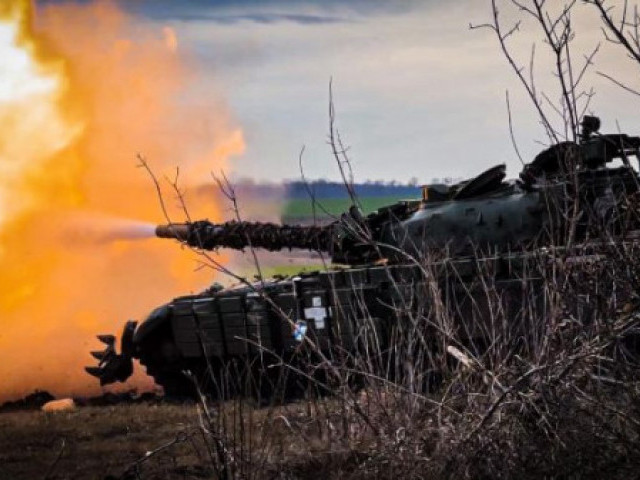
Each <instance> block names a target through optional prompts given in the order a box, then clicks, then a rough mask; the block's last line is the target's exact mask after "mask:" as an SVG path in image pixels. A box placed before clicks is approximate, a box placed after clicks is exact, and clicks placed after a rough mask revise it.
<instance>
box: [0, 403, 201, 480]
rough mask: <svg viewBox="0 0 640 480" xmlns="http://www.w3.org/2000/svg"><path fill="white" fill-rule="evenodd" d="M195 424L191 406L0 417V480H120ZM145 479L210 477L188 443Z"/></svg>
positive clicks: (153, 465)
mask: <svg viewBox="0 0 640 480" xmlns="http://www.w3.org/2000/svg"><path fill="white" fill-rule="evenodd" d="M196 423H197V413H196V411H195V407H194V406H193V405H191V406H188V405H152V404H141V405H118V406H113V407H84V408H79V409H77V410H75V411H71V412H59V413H49V414H47V413H43V412H39V411H35V412H34V411H23V412H13V413H3V414H0V479H2V480H5V479H6V480H19V479H35V478H46V476H47V472H49V471H50V469H51V467H52V466H53V465H54V463H55V462H56V458H57V457H58V455H59V453H60V451H61V449H62V445H63V442H64V449H62V455H61V456H60V459H59V461H58V462H57V464H56V465H55V466H54V468H53V471H52V472H51V473H50V476H49V477H48V478H51V479H103V478H110V476H111V477H115V478H118V477H120V476H121V475H122V474H123V472H124V471H125V470H126V468H127V467H128V466H129V465H130V464H131V463H133V462H134V461H136V460H138V459H139V458H141V457H142V456H144V455H145V452H147V451H149V450H152V449H154V448H156V447H157V446H158V445H160V444H162V443H165V442H167V441H169V440H171V439H174V438H175V437H176V435H177V434H178V433H179V432H184V431H188V430H189V429H190V428H193V426H194V425H195V424H196ZM142 469H143V471H144V475H145V477H144V478H149V479H152V478H154V479H155V478H158V479H160V478H162V479H165V478H166V479H173V478H176V479H177V478H180V479H184V478H208V469H207V467H206V463H204V462H202V459H201V458H198V455H197V454H196V453H195V450H194V448H193V447H192V446H191V445H190V444H189V443H182V444H179V445H176V446H175V447H174V448H172V449H171V452H169V453H168V454H167V455H162V454H159V455H157V456H156V457H154V461H153V462H151V463H149V465H148V468H147V466H146V465H145V466H143V468H142Z"/></svg>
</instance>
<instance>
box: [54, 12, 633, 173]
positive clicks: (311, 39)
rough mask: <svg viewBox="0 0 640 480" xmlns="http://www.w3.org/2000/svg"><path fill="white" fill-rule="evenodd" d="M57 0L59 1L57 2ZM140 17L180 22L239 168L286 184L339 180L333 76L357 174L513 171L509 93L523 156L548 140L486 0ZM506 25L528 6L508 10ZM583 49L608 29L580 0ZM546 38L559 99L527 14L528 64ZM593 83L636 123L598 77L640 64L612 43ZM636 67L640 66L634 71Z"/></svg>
mask: <svg viewBox="0 0 640 480" xmlns="http://www.w3.org/2000/svg"><path fill="white" fill-rule="evenodd" d="M47 1H58V0H47ZM120 3H121V4H122V5H123V6H124V7H125V8H127V9H128V10H129V11H130V12H132V13H133V14H134V15H136V17H137V18H138V19H139V21H140V22H143V23H145V24H146V23H150V24H158V26H164V25H169V26H171V27H172V28H174V29H175V31H176V32H177V35H178V39H179V42H180V49H181V51H183V52H185V51H186V52H188V54H189V55H190V56H191V58H192V61H193V63H194V66H195V69H196V74H197V75H196V81H195V84H194V85H193V86H192V90H191V92H190V94H189V95H190V97H191V98H192V99H193V98H195V99H197V98H198V95H207V92H208V91H210V90H211V89H212V88H213V87H214V86H215V89H216V90H217V91H221V92H222V95H223V97H224V99H225V100H226V102H227V103H228V105H229V107H230V110H231V112H232V115H233V116H234V119H235V121H236V122H237V123H238V124H239V125H241V126H242V127H243V130H244V132H245V136H246V141H247V151H246V153H245V154H244V155H243V156H242V157H240V158H235V159H234V160H233V162H232V163H233V166H232V169H233V174H234V175H235V176H237V177H240V176H251V177H253V178H256V179H258V180H272V181H278V180H281V179H283V178H297V177H299V167H298V154H299V151H300V149H301V147H302V146H303V145H304V146H305V147H306V150H305V155H304V159H303V162H304V168H305V173H306V174H307V175H308V176H309V177H312V178H319V177H325V178H337V175H338V171H337V168H336V166H335V164H334V162H333V161H332V159H331V157H330V151H329V148H328V146H327V144H326V137H327V128H328V115H327V111H328V85H329V81H330V79H331V78H332V79H333V86H334V99H335V104H336V110H337V114H338V127H339V129H340V132H341V134H342V136H343V138H344V140H345V143H347V144H348V145H349V146H350V151H349V152H350V156H351V159H352V161H353V167H354V170H355V174H356V180H364V179H373V180H376V179H384V180H391V179H395V180H400V181H406V180H408V179H410V178H411V177H417V178H418V179H419V180H420V181H421V182H428V181H430V180H431V179H432V178H434V177H435V178H442V177H448V176H449V177H466V176H470V175H473V174H476V173H478V172H479V171H481V170H482V169H484V168H486V167H489V166H492V165H494V164H496V163H502V162H504V163H507V165H508V168H509V174H510V176H516V175H517V173H518V171H519V169H520V162H519V160H518V159H517V156H516V154H515V153H514V151H513V148H512V147H511V140H510V137H509V130H508V122H507V110H506V105H505V92H506V90H509V92H510V98H511V104H512V110H513V114H514V127H515V134H516V138H517V140H518V144H519V148H520V150H521V152H522V154H523V156H524V158H525V159H526V160H528V159H531V158H532V157H533V156H534V155H535V154H536V153H537V152H538V151H539V150H540V149H541V148H542V146H541V145H540V143H541V142H542V143H544V142H545V141H546V139H545V137H544V133H543V131H542V130H541V128H540V127H539V124H538V122H537V119H536V116H535V112H534V110H533V109H532V108H531V106H530V104H529V101H528V100H527V99H526V97H525V95H524V92H523V90H522V88H521V87H520V86H519V84H518V83H517V81H516V80H515V76H514V74H513V73H512V71H511V70H510V69H509V67H508V65H507V62H506V60H505V59H504V58H503V57H502V55H501V53H500V51H499V47H498V45H497V43H496V40H495V37H494V36H493V34H492V33H491V32H489V31H488V30H470V29H469V23H476V24H477V23H483V22H486V21H488V20H489V19H490V16H491V11H490V2H488V1H479V0H473V1H472V0H461V1H459V2H447V1H436V0H434V1H428V0H422V1H412V0H407V1H402V0H398V1H383V0H351V1H338V0H315V1H312V0H299V1H282V0H267V1H258V0H240V1H216V0H210V1H206V0H181V1H175V0H126V1H124V0H123V1H121V2H120ZM502 14H503V16H504V21H505V23H506V24H509V23H510V22H512V21H514V20H515V19H516V18H517V15H518V13H517V12H515V11H510V10H509V9H507V8H505V9H504V11H503V12H502ZM574 23H575V27H576V30H577V35H576V40H575V42H574V44H575V50H574V51H575V52H576V54H575V57H576V58H581V55H580V54H581V52H583V53H587V52H588V51H590V49H591V48H593V46H595V45H596V44H597V43H598V42H601V41H602V35H601V32H600V30H599V28H598V17H597V15H596V14H595V11H591V10H590V9H589V8H588V7H587V6H585V5H583V4H582V2H578V4H577V6H576V15H575V22H574ZM534 43H536V44H537V54H536V60H537V63H536V75H537V77H538V78H539V79H538V85H539V87H540V89H545V90H546V91H547V92H548V94H549V96H550V97H551V98H556V97H555V93H554V88H555V83H554V79H553V76H552V74H551V62H550V59H549V58H548V57H545V53H544V46H543V45H542V42H541V35H540V33H539V31H538V30H537V29H536V28H535V26H534V25H532V24H531V23H527V22H525V23H523V25H522V30H521V32H520V33H519V34H518V36H517V38H514V41H513V48H514V52H515V53H516V56H517V57H518V59H519V63H520V64H522V65H527V64H528V62H529V53H530V51H531V46H532V45H533V44H534ZM596 62H597V63H596V66H595V68H594V69H593V73H592V74H591V75H590V76H588V77H587V79H586V80H587V83H586V84H587V85H593V86H594V87H595V88H596V90H597V95H596V96H595V97H594V99H593V101H592V104H591V108H590V111H592V112H594V113H597V114H599V115H600V116H601V117H602V120H603V130H609V131H615V130H617V126H616V121H618V122H619V124H620V127H621V128H622V129H623V130H625V129H628V130H630V131H631V132H632V133H640V132H639V131H640V125H637V124H633V123H632V122H633V121H634V120H635V118H634V114H635V113H636V112H637V108H638V100H637V99H636V98H633V97H631V96H629V95H628V94H626V93H624V92H623V91H621V90H620V89H619V88H617V87H614V86H612V85H611V84H610V83H609V82H607V81H606V80H604V79H602V78H601V77H598V76H597V75H595V71H596V70H597V69H600V70H604V71H613V72H615V73H616V75H619V76H620V77H621V79H623V80H624V79H627V78H630V79H631V80H630V83H631V84H634V82H635V83H636V84H637V80H636V79H637V78H638V76H637V72H638V71H637V67H636V66H635V65H633V64H632V63H631V62H627V61H626V59H625V58H624V55H623V54H621V53H619V52H616V51H615V50H612V49H610V47H608V46H605V47H603V49H602V50H601V52H600V54H599V56H598V57H596ZM634 69H635V70H634Z"/></svg>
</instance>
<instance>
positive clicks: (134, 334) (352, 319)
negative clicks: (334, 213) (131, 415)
mask: <svg viewBox="0 0 640 480" xmlns="http://www.w3.org/2000/svg"><path fill="white" fill-rule="evenodd" d="M599 128H600V121H599V119H598V118H597V117H588V116H586V117H584V119H583V122H582V130H581V132H580V135H579V137H578V141H576V142H562V143H558V144H556V145H553V146H551V147H550V148H548V149H546V150H544V151H542V152H541V153H540V154H539V155H537V156H536V157H535V158H534V160H533V161H532V162H531V163H529V164H526V165H525V166H524V168H523V170H522V172H521V173H520V175H519V178H517V179H514V180H510V181H507V180H505V177H506V167H505V165H498V166H494V167H492V168H489V169H488V170H486V171H485V172H483V173H481V174H480V175H478V176H476V177H474V178H471V179H469V180H466V181H463V182H460V183H458V184H455V185H441V184H434V185H426V186H424V187H422V189H421V190H417V192H416V194H417V195H416V197H417V198H416V199H412V200H407V201H401V202H398V203H395V204H392V205H389V206H387V207H384V208H381V209H379V210H378V211H376V212H374V213H372V214H369V215H366V216H365V215H363V214H362V213H361V212H360V209H359V208H358V206H357V205H353V206H352V207H351V208H350V209H349V211H347V212H344V213H343V214H342V215H341V216H340V217H339V218H336V219H335V220H334V221H333V222H331V223H329V224H327V225H322V226H319V225H312V226H300V225H283V224H274V223H260V222H242V221H229V222H226V223H211V222H209V221H206V220H203V221H195V222H191V223H181V224H168V225H160V226H158V227H157V228H156V235H157V236H158V237H160V238H164V239H173V240H175V241H177V242H179V243H181V244H183V245H188V246H189V247H191V248H194V249H197V250H216V249H219V248H231V249H236V250H246V249H248V248H256V249H266V250H271V251H278V250H283V249H288V250H291V249H306V250H310V251H316V252H323V253H324V254H325V255H326V256H327V258H328V259H330V260H331V263H332V264H333V266H332V267H331V268H328V269H327V270H325V271H318V272H314V273H306V274H300V275H298V276H297V277H293V278H276V279H269V280H267V279H259V280H258V281H256V282H244V283H242V284H240V285H239V286H236V287H233V288H228V289H224V288H222V287H221V286H219V285H217V284H216V285H214V286H212V287H211V288H209V289H207V290H205V291H203V292H202V293H200V294H198V295H189V296H182V297H178V298H175V299H173V300H172V301H170V302H169V303H167V304H165V305H162V306H160V307H158V308H156V309H155V310H153V312H151V314H150V315H149V316H148V317H147V318H146V319H145V320H144V321H142V322H140V323H139V324H138V323H137V322H135V321H130V322H127V323H126V324H125V326H124V330H123V332H122V334H121V335H120V348H119V351H118V350H116V337H115V336H114V335H99V336H98V339H99V340H100V341H101V342H102V343H104V344H105V345H106V349H105V350H102V351H95V352H92V355H93V356H94V357H95V358H96V359H97V360H98V361H99V364H98V366H91V367H87V368H86V370H87V372H88V373H89V374H91V375H93V376H95V377H97V378H98V379H99V381H100V383H101V385H105V384H109V383H112V382H116V381H124V380H126V379H127V378H128V377H129V376H130V375H131V373H132V370H133V363H132V361H133V359H138V360H139V361H140V363H141V364H142V365H143V366H145V367H146V369H147V373H148V374H149V375H151V376H153V378H154V379H155V381H156V383H157V384H159V385H161V386H162V387H163V388H164V389H165V392H166V393H168V394H181V393H186V392H189V391H191V390H192V388H193V380H194V378H191V379H189V378H187V376H185V374H184V372H185V371H189V372H191V373H192V374H193V376H194V377H195V380H196V381H197V382H198V383H199V384H200V385H201V386H202V387H203V388H205V389H207V386H206V385H207V384H209V387H211V384H216V385H215V387H216V388H217V389H218V390H220V385H217V382H218V381H219V382H221V383H223V380H222V377H221V376H220V373H221V372H224V371H226V372H227V373H229V369H240V367H238V365H244V367H242V370H243V372H244V373H242V372H240V371H239V370H238V372H236V373H237V375H235V378H243V379H244V380H243V381H247V380H246V379H247V378H249V377H250V378H252V379H253V380H251V381H252V382H254V383H256V382H257V383H261V382H262V381H263V380H264V381H265V382H264V383H265V384H267V383H270V384H274V383H277V381H278V380H277V379H276V378H275V377H274V375H275V373H274V372H275V371H276V370H277V369H275V368H273V367H274V365H282V364H283V363H285V361H288V360H289V359H291V358H292V357H293V356H295V355H299V354H300V352H301V351H302V350H304V348H305V344H307V343H308V344H311V345H313V348H312V349H311V350H310V351H311V352H316V353H318V352H320V353H321V356H323V355H324V354H326V355H336V354H337V355H339V354H340V352H350V353H352V352H358V351H361V350H362V349H364V350H366V345H364V346H363V335H362V327H363V323H367V325H368V326H367V328H368V329H369V330H368V331H369V333H370V334H371V335H374V336H375V337H376V339H377V342H378V345H379V346H380V345H381V346H382V347H381V350H385V349H386V350H387V351H388V350H389V346H390V343H391V338H392V337H393V335H394V329H395V328H397V325H398V322H399V321H401V320H399V317H398V315H397V314H396V313H397V311H398V309H397V306H398V305H399V304H403V305H405V306H406V305H407V304H413V303H418V302H415V300H416V299H417V298H418V297H419V296H420V295H421V294H420V293H418V292H420V289H421V288H424V287H425V284H428V283H429V282H435V283H436V284H437V285H439V287H440V291H442V292H447V294H446V299H443V300H442V301H443V302H446V303H447V304H448V305H454V306H455V310H456V311H457V312H459V315H460V316H467V317H469V318H471V317H472V318H474V319H476V320H475V321H476V323H477V324H478V328H477V329H476V328H475V327H474V328H472V329H471V330H474V331H469V332H466V337H467V338H469V339H470V341H471V343H473V345H476V346H477V345H481V344H482V341H481V336H482V330H483V327H482V325H481V322H482V310H483V307H478V305H479V304H480V303H482V302H481V299H479V297H480V296H481V295H480V294H478V295H476V294H474V292H475V290H474V289H475V288H476V286H474V279H475V278H477V277H478V272H479V270H481V269H482V270H484V271H486V269H487V268H490V270H491V272H492V275H493V277H494V278H495V279H496V286H497V288H498V289H499V291H500V292H502V293H501V294H502V295H507V296H508V295H511V294H513V295H514V297H518V295H520V293H519V292H520V290H521V284H522V278H523V275H526V273H525V272H527V268H528V264H529V261H530V260H531V259H532V258H533V257H535V258H539V255H540V253H541V252H547V251H549V249H553V250H554V251H555V252H557V251H560V250H562V249H565V250H567V251H569V250H570V249H572V248H574V247H575V246H580V247H581V249H580V252H582V254H585V253H584V252H588V251H590V250H589V248H591V247H589V245H594V247H593V248H592V250H593V249H595V248H596V246H597V245H598V244H599V243H600V244H601V243H602V232H603V231H606V232H607V235H608V236H609V237H608V238H610V235H612V234H613V235H615V237H616V238H617V239H619V240H620V241H624V239H629V238H635V237H634V235H635V232H636V230H637V229H638V225H637V221H636V220H635V216H629V215H627V214H625V212H628V208H627V209H625V208H626V207H625V205H626V204H625V205H623V204H622V202H623V199H629V198H634V194H636V193H637V192H638V189H639V183H638V181H639V177H638V171H637V170H636V169H635V168H634V167H633V166H632V164H631V162H630V159H631V158H632V157H635V159H636V160H638V159H639V155H638V154H639V149H640V137H636V136H629V135H625V134H600V133H599V132H598V131H599ZM624 201H625V202H626V200H624ZM631 241H632V240H631ZM474 295H475V296H474ZM411 308H414V307H411ZM515 311H516V310H515V309H514V312H515ZM479 312H480V313H479ZM509 315H511V317H513V318H515V317H516V316H517V315H516V314H515V313H514V314H509ZM514 321H515V320H514ZM518 328H522V329H527V328H530V326H527V325H521V326H520V327H518ZM475 330H477V331H475ZM478 332H479V333H478ZM365 343H366V342H365ZM434 348H435V347H434ZM478 348H481V347H478ZM336 352H337V353H336ZM324 359H325V361H326V357H324ZM248 370H249V371H250V373H251V375H249V376H247V375H246V372H247V371H248ZM256 379H257V380H256ZM267 380H268V381H267ZM259 388H262V387H259Z"/></svg>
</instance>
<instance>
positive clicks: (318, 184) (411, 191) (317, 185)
mask: <svg viewBox="0 0 640 480" xmlns="http://www.w3.org/2000/svg"><path fill="white" fill-rule="evenodd" d="M354 189H355V192H356V195H357V196H358V197H363V198H367V197H406V198H414V197H419V196H420V189H419V188H418V187H417V186H416V185H402V184H390V183H387V184H383V183H379V182H371V183H357V184H355V185H354ZM309 191H311V192H313V196H314V197H315V198H318V199H321V198H342V197H346V196H347V195H348V193H347V190H346V188H345V186H344V184H343V183H340V182H329V181H326V180H317V181H314V182H311V183H309V184H305V183H304V182H289V183H287V184H285V192H286V196H287V198H289V199H303V198H309Z"/></svg>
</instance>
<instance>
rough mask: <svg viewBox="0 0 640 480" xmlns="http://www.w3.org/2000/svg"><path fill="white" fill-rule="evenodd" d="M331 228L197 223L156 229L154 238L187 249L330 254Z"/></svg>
mask: <svg viewBox="0 0 640 480" xmlns="http://www.w3.org/2000/svg"><path fill="white" fill-rule="evenodd" d="M332 231H333V229H332V226H331V225H327V226H316V225H310V226H301V225H277V224H274V223H267V222H241V221H229V222H225V223H212V222H209V221H207V220H199V221H196V222H189V223H170V224H167V225H158V226H157V227H156V236H157V237H159V238H173V239H176V240H179V241H181V242H184V243H186V244H187V245H189V246H190V247H194V248H201V249H204V250H215V249H217V248H221V247H223V248H232V249H235V250H243V249H244V248H246V247H254V248H262V249H265V250H270V251H277V250H282V249H285V248H286V249H294V248H296V249H304V250H315V251H326V252H328V251H332V250H333V239H332Z"/></svg>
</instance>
